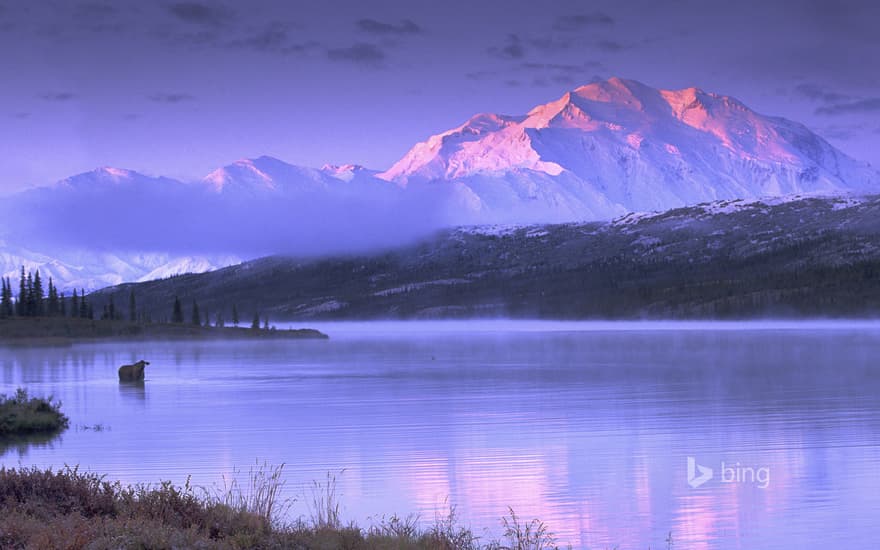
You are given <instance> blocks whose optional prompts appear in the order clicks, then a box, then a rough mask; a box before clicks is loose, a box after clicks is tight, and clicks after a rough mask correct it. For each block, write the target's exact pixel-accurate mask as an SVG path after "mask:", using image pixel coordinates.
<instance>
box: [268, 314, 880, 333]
mask: <svg viewBox="0 0 880 550" xmlns="http://www.w3.org/2000/svg"><path fill="white" fill-rule="evenodd" d="M273 325H274V326H276V327H277V328H279V329H290V328H301V327H303V326H306V325H308V326H309V327H311V328H315V329H317V330H320V331H322V332H324V333H327V334H333V335H334V337H335V336H361V335H363V336H369V335H377V336H378V335H383V334H384V335H393V336H395V337H397V336H405V335H414V336H417V335H420V334H460V333H468V334H476V333H484V334H485V333H511V332H512V333H532V332H535V333H545V332H663V331H671V332H687V331H694V332H697V331H761V332H772V331H803V330H821V331H838V330H844V331H851V330H859V331H861V330H872V331H875V330H876V331H880V319H815V318H805V319H749V320H740V321H730V320H695V321H688V320H669V321H659V320H645V321H632V320H620V321H615V320H603V321H595V320H592V321H567V320H549V319H454V320H453V319H449V320H418V319H411V320H403V321H401V320H372V321H302V322H288V321H282V322H278V323H273Z"/></svg>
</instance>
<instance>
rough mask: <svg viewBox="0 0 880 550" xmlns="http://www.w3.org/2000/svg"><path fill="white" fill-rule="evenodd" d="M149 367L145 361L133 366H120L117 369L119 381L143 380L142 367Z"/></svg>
mask: <svg viewBox="0 0 880 550" xmlns="http://www.w3.org/2000/svg"><path fill="white" fill-rule="evenodd" d="M147 365H149V363H147V362H146V361H144V360H143V359H141V360H140V361H138V362H137V363H135V364H134V365H122V366H121V367H119V380H121V381H132V380H143V379H144V367H146V366H147Z"/></svg>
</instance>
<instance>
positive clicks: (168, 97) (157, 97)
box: [147, 93, 195, 104]
mask: <svg viewBox="0 0 880 550" xmlns="http://www.w3.org/2000/svg"><path fill="white" fill-rule="evenodd" d="M147 99H149V100H150V101H152V102H154V103H172V104H173V103H183V102H185V101H193V100H194V99H195V97H193V96H191V95H190V94H181V93H158V94H153V95H150V96H147Z"/></svg>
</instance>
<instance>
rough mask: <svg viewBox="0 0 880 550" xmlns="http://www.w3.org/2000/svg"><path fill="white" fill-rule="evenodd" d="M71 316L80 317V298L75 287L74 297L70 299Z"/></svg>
mask: <svg viewBox="0 0 880 550" xmlns="http://www.w3.org/2000/svg"><path fill="white" fill-rule="evenodd" d="M70 316H71V317H79V298H78V297H77V295H76V289H75V288H74V289H73V298H71V299H70Z"/></svg>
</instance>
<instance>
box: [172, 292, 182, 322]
mask: <svg viewBox="0 0 880 550" xmlns="http://www.w3.org/2000/svg"><path fill="white" fill-rule="evenodd" d="M171 322H172V323H182V322H183V309H182V308H181V307H180V299H179V298H178V297H177V296H175V297H174V310H173V311H172V313H171Z"/></svg>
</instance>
